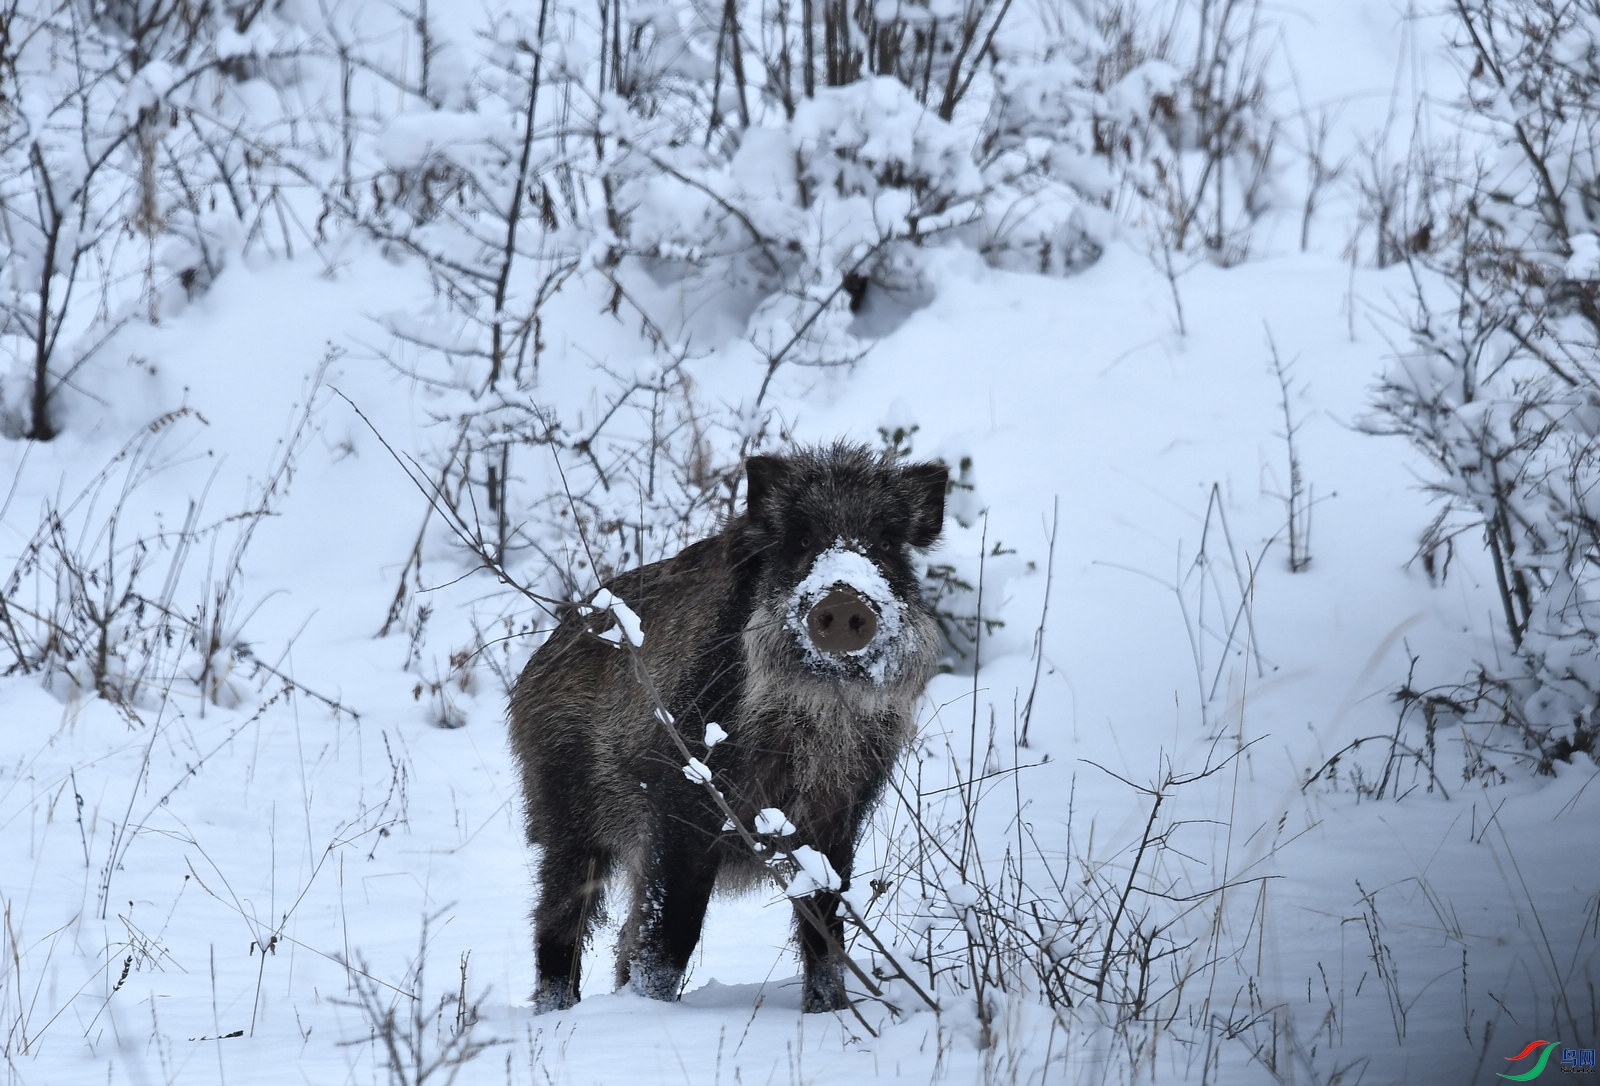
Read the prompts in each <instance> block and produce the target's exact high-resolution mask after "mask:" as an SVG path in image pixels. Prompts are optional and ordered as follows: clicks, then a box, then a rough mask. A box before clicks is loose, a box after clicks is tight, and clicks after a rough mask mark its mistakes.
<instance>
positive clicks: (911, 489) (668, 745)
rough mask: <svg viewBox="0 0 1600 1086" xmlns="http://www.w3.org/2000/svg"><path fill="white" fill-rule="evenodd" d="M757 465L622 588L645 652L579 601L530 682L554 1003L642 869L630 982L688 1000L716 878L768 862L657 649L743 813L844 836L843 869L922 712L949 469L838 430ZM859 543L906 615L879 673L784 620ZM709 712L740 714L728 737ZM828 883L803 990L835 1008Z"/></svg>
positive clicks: (520, 715)
mask: <svg viewBox="0 0 1600 1086" xmlns="http://www.w3.org/2000/svg"><path fill="white" fill-rule="evenodd" d="M745 471H746V481H747V508H746V511H745V512H744V513H743V514H741V515H739V516H736V517H733V518H732V519H730V520H728V521H727V522H726V523H725V524H724V525H723V527H722V529H721V531H719V532H717V533H716V534H715V535H713V536H711V537H710V538H708V539H704V540H701V541H700V542H698V543H695V544H693V545H691V546H689V547H687V548H685V549H684V550H683V551H682V552H681V553H680V554H678V555H677V556H676V557H674V558H670V559H668V560H666V561H662V562H656V563H654V564H652V565H648V566H644V567H642V568H640V569H635V570H632V571H630V572H628V573H624V574H622V575H620V576H618V577H617V578H616V579H615V580H613V581H612V582H611V583H610V584H609V585H608V586H607V587H609V588H610V589H611V591H612V592H613V593H614V594H615V595H616V596H617V597H618V598H619V599H621V600H622V601H624V602H625V603H626V604H627V605H628V606H629V607H630V608H631V609H632V610H633V611H634V612H635V613H636V614H637V615H638V616H639V618H640V620H641V623H642V625H643V629H644V644H643V647H642V648H641V649H640V650H639V651H638V653H637V654H636V655H635V654H631V653H629V652H626V651H624V650H622V649H619V648H618V647H616V646H615V645H613V644H611V643H609V642H607V641H605V640H602V639H600V638H599V637H597V636H595V634H597V633H599V632H601V631H603V630H605V629H606V628H607V627H608V626H611V625H614V619H612V617H611V616H610V615H609V614H607V613H606V612H604V611H597V612H589V613H587V614H585V613H583V612H582V610H581V609H578V608H573V609H572V611H571V612H570V613H569V614H567V615H565V616H564V617H563V618H562V621H561V622H560V624H559V625H558V626H557V628H556V630H555V632H554V633H552V634H551V636H550V639H549V640H548V641H547V642H546V643H545V644H544V646H543V647H542V648H540V649H539V651H538V652H536V653H535V654H534V656H533V659H532V660H530V661H529V662H528V666H527V668H526V669H525V670H524V671H523V673H522V675H521V677H520V678H519V679H518V681H517V686H516V689H515V691H513V693H512V696H511V711H510V717H511V746H512V749H513V751H514V752H515V754H516V757H517V760H518V762H519V764H520V766H521V770H522V782H523V796H524V801H525V804H526V811H527V829H528V839H529V841H531V842H533V843H536V844H538V845H540V846H541V847H542V852H541V855H540V857H539V875H538V880H539V900H538V905H537V907H536V908H535V911H534V941H535V958H536V964H537V968H538V985H537V989H536V991H535V995H534V998H535V1002H536V1003H537V1005H538V1006H539V1007H540V1008H541V1009H552V1008H561V1007H567V1006H570V1005H571V1004H573V1003H575V1002H576V1001H577V999H578V987H579V984H578V981H579V973H580V958H581V954H582V949H583V945H584V943H585V942H586V940H587V938H588V936H589V933H590V931H591V930H592V928H593V925H594V922H595V921H596V919H597V918H598V916H599V912H600V908H601V905H602V899H603V896H604V890H605V887H606V885H607V883H608V882H609V881H610V880H611V879H612V878H613V877H616V876H619V875H620V876H622V877H623V878H625V879H626V880H627V884H628V886H629V890H630V892H631V897H632V901H631V906H630V911H629V916H628V918H627V920H626V922H625V924H624V928H623V936H622V941H621V947H620V950H619V953H618V962H617V983H618V984H619V985H620V984H625V983H631V984H632V986H633V987H634V988H635V989H636V990H638V991H641V992H644V993H645V994H648V995H651V996H654V997H656V998H658V999H676V998H677V996H678V992H679V988H680V986H681V985H682V982H683V973H684V969H685V968H686V967H687V965H688V962H689V956H690V954H691V952H692V951H693V950H694V946H695V944H696V943H697V942H698V941H699V938H700V928H701V923H702V921H703V920H704V917H705V910H706V905H707V902H708V901H709V900H710V897H711V894H712V891H713V890H714V889H716V888H717V887H718V886H722V887H725V888H738V887H741V886H748V885H751V884H753V883H755V882H756V881H758V880H759V879H760V878H761V876H762V874H763V872H764V868H763V867H762V864H761V861H760V858H759V857H756V856H753V855H751V853H750V850H749V849H748V847H747V846H746V845H744V844H743V843H742V842H741V841H740V839H739V838H738V837H737V836H736V835H734V834H732V833H727V832H724V830H723V816H722V814H721V813H720V812H719V811H718V810H717V808H716V805H715V804H714V802H713V801H712V799H711V797H710V796H708V795H707V794H706V792H705V790H704V788H703V787H702V786H701V785H698V784H695V783H693V782H691V781H689V780H688V779H686V778H685V776H684V774H683V766H682V758H681V757H680V756H679V754H678V752H677V749H676V747H675V746H674V744H673V743H672V742H671V737H670V736H669V735H667V734H666V731H665V727H666V726H665V725H663V724H662V723H660V722H658V721H657V720H656V719H655V715H654V712H655V705H654V703H653V701H652V700H651V697H650V694H649V693H648V690H647V686H646V684H645V683H643V682H642V681H641V677H640V676H639V675H638V674H636V672H635V669H636V668H637V667H640V666H642V667H643V668H644V669H645V670H646V671H647V672H648V675H649V678H650V679H651V680H652V681H653V683H654V685H655V688H656V690H657V691H659V693H660V696H661V699H662V701H663V702H664V703H665V705H666V707H667V709H668V710H669V712H670V713H671V714H672V717H673V719H674V721H675V725H674V726H675V727H677V728H678V730H679V731H680V733H681V734H682V736H683V738H684V739H685V740H686V741H687V742H688V744H689V747H690V749H691V750H692V751H694V752H695V753H696V755H697V756H699V757H701V758H702V760H704V761H705V762H706V764H707V765H708V766H709V767H710V769H711V771H712V774H713V780H714V782H715V784H716V785H717V787H718V788H719V789H721V791H722V793H723V795H724V796H726V797H727V799H728V802H729V803H730V804H731V805H732V807H733V809H734V812H735V813H736V814H737V816H738V817H739V819H740V820H741V822H743V824H744V825H745V826H747V827H748V826H750V825H751V824H752V823H753V821H754V819H755V816H756V815H757V813H758V812H760V811H761V810H762V809H764V808H768V807H777V808H781V809H782V810H783V811H784V812H785V814H786V815H787V816H788V819H789V821H790V822H791V823H793V825H794V826H795V833H794V835H793V836H792V837H791V838H789V839H788V840H789V841H790V842H792V843H793V844H795V845H800V844H806V845H810V846H811V847H813V848H815V849H816V850H817V851H819V852H821V853H822V854H823V855H825V856H826V857H827V858H828V860H829V861H830V862H831V863H832V865H833V868H834V870H835V871H837V872H838V873H839V876H840V878H841V879H842V880H843V883H844V888H848V887H849V885H850V871H851V865H852V860H853V859H854V852H855V847H856V841H857V838H858V836H859V835H860V832H861V828H862V825H863V822H864V820H865V818H866V816H867V814H868V813H869V812H870V810H871V809H872V807H873V805H874V804H875V803H876V802H877V799H878V797H879V795H880V793H881V792H882V790H883V786H884V784H885V782H886V780H887V778H888V774H889V771H890V769H891V767H892V766H893V764H894V761H895V759H896V757H897V756H898V755H899V754H900V753H901V751H902V750H904V749H905V747H906V745H907V744H908V743H909V742H910V740H911V737H912V734H913V732H914V730H915V721H914V719H913V711H914V709H915V704H916V699H917V698H918V697H919V696H920V695H921V693H922V690H923V687H924V686H925V685H926V684H927V681H928V679H929V677H930V676H931V675H932V673H933V670H934V667H935V665H936V662H937V654H938V648H937V645H938V641H937V634H936V627H935V625H934V622H933V619H932V617H931V615H930V614H929V613H928V610H927V607H926V605H925V604H924V603H923V602H922V599H921V596H920V594H919V591H918V585H917V579H916V574H915V571H914V569H913V568H912V563H911V548H913V547H927V546H930V545H932V544H933V542H934V541H935V540H936V539H937V538H938V536H939V533H940V531H941V529H942V526H943V521H944V496H945V484H946V472H945V468H944V467H943V465H940V464H910V465H903V466H901V465H896V464H895V463H894V462H893V461H891V460H888V459H885V458H884V457H881V456H878V455H876V454H874V453H872V452H871V451H869V450H867V449H866V448H864V447H861V446H853V445H845V444H837V445H833V446H830V447H822V448H815V449H804V450H799V451H797V452H794V453H792V454H789V455H786V456H782V457H772V456H758V457H752V458H751V459H750V460H749V461H748V462H747V463H746V466H745ZM840 541H842V542H843V543H844V544H845V546H846V547H847V548H849V549H851V550H854V551H855V552H857V553H858V554H861V555H864V556H866V557H867V558H868V559H870V560H871V562H872V563H873V565H874V566H875V567H876V568H877V571H878V573H879V574H880V575H881V576H882V577H883V579H884V581H885V582H887V584H888V585H889V587H890V590H891V591H892V593H893V595H894V597H895V600H896V601H897V604H898V608H899V610H900V612H901V614H900V625H899V634H898V637H899V641H898V642H897V643H896V644H895V645H893V646H891V647H890V649H889V655H888V657H887V658H886V659H887V661H888V663H887V666H886V667H885V668H884V669H883V671H882V673H881V674H880V675H879V676H877V677H873V676H871V675H869V674H867V673H866V672H865V671H860V670H856V669H855V668H854V665H853V664H852V662H851V661H850V660H848V659H845V658H843V657H825V656H824V657H819V654H818V653H817V652H815V651H812V652H810V653H809V654H808V653H807V652H806V651H805V649H804V648H803V647H802V646H801V645H800V644H799V643H798V641H797V638H796V634H795V631H794V629H792V628H791V627H790V626H788V625H786V623H785V619H786V614H787V608H788V607H789V606H790V597H791V595H792V594H793V592H794V589H795V586H796V585H798V584H799V583H800V581H801V580H802V579H804V578H805V576H806V574H807V573H808V572H809V571H810V569H811V567H812V564H813V562H814V561H815V560H816V558H817V556H818V555H819V554H820V553H822V552H824V551H826V550H828V549H829V548H831V547H834V546H835V545H836V544H837V543H838V542H840ZM708 722H716V723H718V724H720V725H721V726H722V728H723V729H724V730H725V731H726V732H727V738H726V739H725V740H723V741H722V742H720V743H718V744H716V745H715V747H713V748H712V749H711V750H710V752H709V753H707V752H706V751H707V748H706V746H705V742H704V739H705V731H706V724H707V723H708ZM808 900H809V901H810V903H811V904H812V905H813V906H814V907H815V908H816V909H817V910H818V913H817V914H816V915H820V916H823V917H826V918H828V919H827V927H828V928H829V933H828V935H827V936H825V935H823V934H822V933H821V932H819V931H817V930H816V929H815V928H814V927H813V926H811V925H808V924H804V923H801V924H800V925H799V927H800V931H799V935H800V950H801V960H802V963H803V968H804V974H805V988H804V994H803V997H802V1005H803V1007H804V1009H805V1010H807V1011H823V1010H836V1009H839V1008H841V1007H844V1006H845V1005H846V1002H847V1001H846V996H845V992H844V986H843V981H842V976H841V967H840V963H839V961H838V960H837V959H836V957H835V953H836V951H837V948H838V947H839V946H840V939H841V936H842V931H843V921H842V919H841V918H840V917H839V916H838V915H837V907H838V904H839V900H838V895H837V893H835V892H831V891H822V892H819V893H816V894H814V895H812V897H811V898H809V899H808ZM798 908H799V904H798V903H797V909H798Z"/></svg>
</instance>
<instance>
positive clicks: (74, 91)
mask: <svg viewBox="0 0 1600 1086" xmlns="http://www.w3.org/2000/svg"><path fill="white" fill-rule="evenodd" d="M3 18H4V20H5V31H4V34H3V35H0V38H3V40H4V42H5V45H4V48H3V49H0V52H4V53H5V58H4V64H5V69H4V71H3V75H4V77H5V78H6V79H7V80H8V84H7V88H6V96H7V97H5V98H3V99H0V247H3V248H4V249H5V251H6V254H7V257H6V259H5V260H4V261H0V436H5V437H11V438H16V437H19V436H24V435H25V436H28V437H32V438H36V439H40V440H48V439H50V438H52V437H54V436H55V435H56V433H57V432H58V431H59V430H60V429H61V427H62V425H63V418H62V405H61V404H60V403H59V402H57V401H58V397H59V396H60V394H61V393H62V392H63V390H64V389H68V388H72V387H73V386H74V383H75V382H74V376H75V375H77V374H78V373H79V371H80V370H82V368H83V367H84V366H85V365H86V364H88V363H89V362H90V361H91V360H92V359H93V358H94V357H95V356H96V355H97V354H99V353H102V352H103V351H104V348H105V347H106V344H107V343H108V341H109V340H110V339H111V337H112V336H113V335H114V334H115V332H116V331H117V329H119V328H121V327H122V326H124V325H125V324H127V323H128V322H129V321H134V320H147V321H152V322H154V321H159V320H161V319H162V318H163V317H166V316H170V315H171V314H172V313H173V312H174V311H175V310H176V309H178V308H179V307H181V305H182V303H183V301H184V300H185V298H186V297H187V296H190V295H192V294H194V293H196V292H199V291H203V290H204V289H205V288H206V287H207V286H208V285H209V283H210V282H211V280H212V279H214V278H215V277H216V275H217V274H218V273H219V272H220V271H221V269H222V267H223V266H224V264H225V263H226V262H227V261H228V260H229V259H230V258H231V257H232V256H234V255H236V254H238V253H240V252H243V251H248V250H250V249H252V248H261V249H265V250H267V251H272V252H277V253H288V252H292V251H293V250H294V248H295V246H296V244H297V243H299V242H302V241H304V240H309V237H310V231H308V230H307V228H306V223H305V221H303V219H302V216H301V212H300V211H299V210H297V209H294V208H291V207H289V206H288V204H289V199H288V196H287V193H286V188H297V189H298V188H302V187H303V186H301V185H300V184H299V183H298V181H297V180H295V174H294V171H293V169H292V168H285V166H286V163H285V162H284V161H280V153H281V152H283V149H284V148H285V147H287V146H288V145H290V144H291V143H292V142H293V139H294V134H293V133H292V132H291V131H288V130H287V129H286V127H285V126H288V125H292V124H293V123H294V113H295V112H296V111H295V110H293V109H286V108H284V107H283V103H282V102H281V101H280V99H279V97H278V90H279V89H280V88H290V87H293V85H294V84H295V82H296V81H297V79H298V78H299V73H298V71H297V69H296V67H295V64H294V58H295V56H296V54H297V53H298V52H299V50H300V49H301V48H303V45H304V39H303V35H300V34H298V33H297V32H296V31H295V29H294V28H293V26H292V25H291V24H288V23H286V22H284V21H283V20H282V18H281V17H280V16H278V15H277V14H276V13H275V11H273V10H268V8H267V6H266V5H263V4H260V3H224V4H216V5H212V4H209V3H202V4H181V3H179V4H173V3H146V2H139V0H126V2H115V3H106V4H95V5H86V4H76V3H71V4H56V3H45V2H34V0H18V2H16V3H13V4H11V5H9V7H8V9H7V10H6V11H5V12H4V13H3ZM12 88H15V90H14V91H13V90H12ZM297 158H298V156H297V155H296V154H294V153H292V152H291V153H289V154H288V162H287V165H289V166H291V167H292V165H293V163H294V161H295V160H296V159H297Z"/></svg>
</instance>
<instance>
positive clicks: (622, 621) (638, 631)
mask: <svg viewBox="0 0 1600 1086" xmlns="http://www.w3.org/2000/svg"><path fill="white" fill-rule="evenodd" d="M589 606H591V607H593V608H594V609H595V610H597V611H606V612H609V613H610V614H611V615H612V617H614V618H615V619H616V620H617V624H616V625H615V626H613V627H611V628H610V629H606V630H601V631H600V638H601V639H602V640H604V641H609V642H611V643H612V644H613V645H619V646H620V645H621V644H622V639H623V638H624V637H626V638H627V639H628V644H630V645H632V646H633V647H634V648H636V649H637V648H641V647H642V646H643V645H644V627H643V626H642V625H641V624H640V622H639V616H638V615H637V614H635V613H634V612H633V609H632V608H630V607H629V606H628V605H627V604H626V603H623V602H622V601H621V600H619V599H618V598H617V597H616V596H615V595H613V594H612V592H611V590H610V589H609V588H602V589H600V591H598V592H596V593H595V594H594V597H593V598H592V599H590V600H589Z"/></svg>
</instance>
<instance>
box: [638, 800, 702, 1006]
mask: <svg viewBox="0 0 1600 1086" xmlns="http://www.w3.org/2000/svg"><path fill="white" fill-rule="evenodd" d="M674 791H675V792H676V793H677V794H676V795H674V796H672V797H671V801H670V802H668V803H666V804H664V806H665V807H667V808H668V809H667V810H660V809H657V810H656V811H655V813H654V834H653V836H652V840H651V853H650V857H649V859H648V861H647V868H646V871H645V873H644V879H643V883H642V885H641V886H640V888H639V891H638V900H637V901H636V902H635V904H634V917H633V924H634V925H635V930H634V934H633V940H632V950H631V953H630V954H629V955H628V960H627V961H625V962H623V963H621V968H620V970H619V972H620V973H622V975H621V976H619V977H618V980H619V982H621V981H626V982H627V983H628V984H629V985H630V986H631V987H632V988H633V990H634V991H636V992H639V993H641V994H642V995H647V996H650V997H651V998H652V999H666V1000H672V999H677V998H678V995H679V992H680V990H681V989H682V987H683V974H684V971H685V970H686V969H688V967H689V956H690V955H691V954H693V953H694V948H695V944H696V943H698V942H699V941H700V928H701V925H703V924H704V923H705V918H706V906H707V905H708V904H709V903H710V901H711V892H712V890H713V889H714V888H715V887H716V882H717V865H718V855H717V851H716V845H717V842H716V837H717V835H716V834H715V833H714V832H711V831H709V830H708V829H707V828H706V825H705V823H706V822H707V820H708V819H711V818H714V817H715V811H714V810H713V809H712V808H711V806H710V804H709V803H707V802H705V799H704V797H703V796H702V795H700V794H699V791H698V789H694V790H693V791H690V790H688V789H675V790H674ZM710 824H711V825H713V826H716V825H719V824H720V823H718V822H715V821H712V822H711V823H710Z"/></svg>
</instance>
